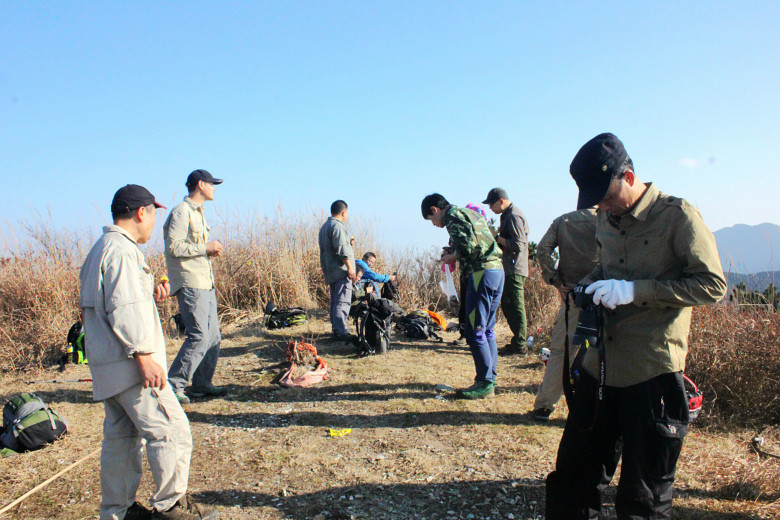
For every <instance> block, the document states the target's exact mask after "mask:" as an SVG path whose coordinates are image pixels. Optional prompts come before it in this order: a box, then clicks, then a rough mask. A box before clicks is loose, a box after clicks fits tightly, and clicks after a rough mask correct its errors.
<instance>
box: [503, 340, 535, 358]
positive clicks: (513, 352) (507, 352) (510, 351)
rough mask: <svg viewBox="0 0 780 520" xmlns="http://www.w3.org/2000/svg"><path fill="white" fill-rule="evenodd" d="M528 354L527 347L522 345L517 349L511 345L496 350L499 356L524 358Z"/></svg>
mask: <svg viewBox="0 0 780 520" xmlns="http://www.w3.org/2000/svg"><path fill="white" fill-rule="evenodd" d="M526 354H528V347H526V346H525V345H523V346H522V347H518V346H516V345H512V344H511V343H510V344H509V345H504V346H503V347H501V348H500V349H498V355H499V356H517V355H520V356H525V355H526Z"/></svg>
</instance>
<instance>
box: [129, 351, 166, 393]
mask: <svg viewBox="0 0 780 520" xmlns="http://www.w3.org/2000/svg"><path fill="white" fill-rule="evenodd" d="M133 357H134V358H135V362H136V363H137V364H138V371H139V372H141V378H142V379H143V380H144V388H159V389H160V390H162V389H163V388H165V377H166V376H165V370H163V369H162V367H161V366H160V365H158V364H157V363H156V362H155V361H154V360H153V359H152V355H151V354H133Z"/></svg>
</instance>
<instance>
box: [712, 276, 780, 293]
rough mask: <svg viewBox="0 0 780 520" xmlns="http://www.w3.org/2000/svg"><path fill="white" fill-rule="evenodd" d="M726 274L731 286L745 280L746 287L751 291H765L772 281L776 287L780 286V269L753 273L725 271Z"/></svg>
mask: <svg viewBox="0 0 780 520" xmlns="http://www.w3.org/2000/svg"><path fill="white" fill-rule="evenodd" d="M724 274H725V275H726V282H728V284H729V287H735V286H737V285H739V283H740V282H744V284H745V287H747V288H748V289H750V290H751V291H758V292H763V291H764V289H766V288H767V286H768V285H769V284H770V283H773V284H775V287H780V271H765V272H763V273H753V274H741V273H729V272H726V273H724Z"/></svg>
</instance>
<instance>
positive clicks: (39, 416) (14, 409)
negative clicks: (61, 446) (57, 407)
mask: <svg viewBox="0 0 780 520" xmlns="http://www.w3.org/2000/svg"><path fill="white" fill-rule="evenodd" d="M67 431H68V422H67V421H66V420H65V419H64V418H62V417H61V416H59V415H57V414H56V413H54V411H53V410H52V409H51V408H49V407H48V406H47V405H46V403H44V402H43V399H41V398H40V397H38V396H37V395H35V394H32V393H23V394H19V395H17V396H15V397H13V398H11V400H10V401H8V402H7V403H6V404H5V406H4V407H3V429H2V431H0V446H1V447H4V448H6V449H3V450H2V456H3V457H6V456H10V455H16V454H17V453H19V452H22V451H30V450H37V449H40V448H43V447H44V446H45V445H46V444H48V443H50V442H54V441H55V440H57V439H59V438H60V437H62V436H63V435H65V433H66V432H67Z"/></svg>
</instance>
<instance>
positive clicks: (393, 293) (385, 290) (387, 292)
mask: <svg viewBox="0 0 780 520" xmlns="http://www.w3.org/2000/svg"><path fill="white" fill-rule="evenodd" d="M399 295H400V293H399V292H398V286H397V285H396V284H395V282H394V281H392V280H388V281H386V282H385V283H384V284H383V285H382V291H381V292H380V296H381V297H382V298H385V299H386V300H393V301H395V299H396V298H398V296H399Z"/></svg>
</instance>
